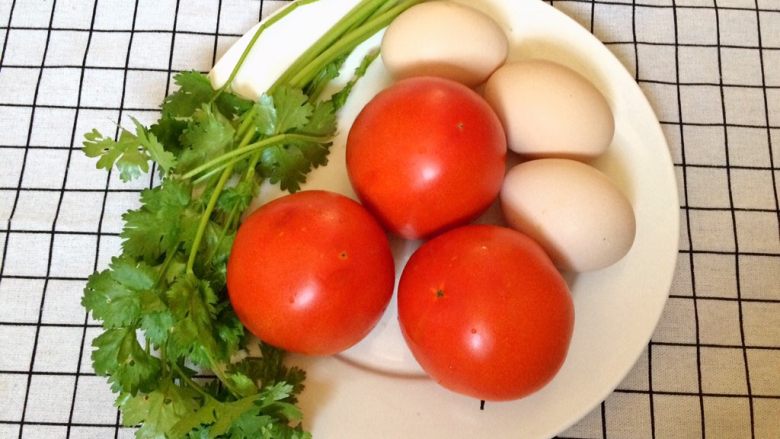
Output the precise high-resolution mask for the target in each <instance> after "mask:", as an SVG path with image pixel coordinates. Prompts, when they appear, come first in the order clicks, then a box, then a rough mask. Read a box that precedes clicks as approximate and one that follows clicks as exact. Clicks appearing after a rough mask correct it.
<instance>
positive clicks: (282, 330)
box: [227, 191, 395, 355]
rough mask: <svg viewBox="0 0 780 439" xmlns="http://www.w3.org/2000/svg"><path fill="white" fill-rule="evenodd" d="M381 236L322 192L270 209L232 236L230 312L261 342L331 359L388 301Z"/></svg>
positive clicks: (358, 213) (363, 217)
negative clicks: (233, 310)
mask: <svg viewBox="0 0 780 439" xmlns="http://www.w3.org/2000/svg"><path fill="white" fill-rule="evenodd" d="M394 282H395V267H394V263H393V257H392V254H391V252H390V245H389V243H388V239H387V235H386V234H385V232H384V230H382V228H381V226H380V225H379V224H378V223H377V222H376V220H375V219H374V218H373V217H372V216H371V215H370V214H369V213H368V212H367V211H366V210H365V208H363V207H362V206H361V205H360V204H358V203H357V202H355V201H353V200H351V199H349V198H347V197H345V196H343V195H339V194H335V193H331V192H326V191H303V192H297V193H295V194H292V195H287V196H284V197H282V198H279V199H276V200H274V201H271V202H269V203H267V204H265V205H263V206H261V207H260V208H259V209H258V210H257V211H255V212H253V213H252V214H251V215H250V216H249V217H248V218H247V219H246V220H245V221H244V223H243V224H242V225H241V227H240V228H239V230H238V234H237V236H236V239H235V242H234V244H233V248H232V251H231V254H230V258H229V260H228V265H227V287H228V293H229V296H230V301H231V304H232V305H233V308H234V309H235V311H236V314H237V315H238V318H239V319H240V320H241V322H242V323H243V324H244V325H245V326H246V327H247V329H249V331H251V332H252V333H253V334H254V335H256V336H257V337H258V338H260V339H261V340H263V341H265V342H267V343H269V344H271V345H274V346H277V347H279V348H282V349H284V350H287V351H291V352H297V353H302V354H309V355H331V354H335V353H338V352H341V351H343V350H344V349H347V348H349V347H350V346H352V345H354V344H355V343H357V342H358V341H360V340H361V339H362V338H363V337H364V336H365V335H366V334H368V333H369V332H370V330H371V329H372V328H373V327H374V325H376V323H377V321H378V320H379V318H380V317H381V316H382V313H383V312H384V310H385V308H386V307H387V304H388V303H389V301H390V298H391V296H392V294H393V286H394Z"/></svg>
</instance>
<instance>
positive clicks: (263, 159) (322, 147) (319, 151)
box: [260, 141, 330, 192]
mask: <svg viewBox="0 0 780 439" xmlns="http://www.w3.org/2000/svg"><path fill="white" fill-rule="evenodd" d="M329 147H330V143H316V142H303V141H296V142H291V143H288V144H285V145H274V146H271V147H268V148H266V149H264V150H263V153H262V155H261V156H260V170H261V173H262V175H263V176H264V177H266V178H268V179H269V180H270V182H271V183H279V185H280V187H281V188H282V190H287V191H290V192H296V191H298V190H300V188H301V184H302V183H303V182H305V181H306V174H307V173H308V172H309V171H311V170H312V169H313V168H315V167H317V166H320V165H324V164H326V163H327V162H328V151H329Z"/></svg>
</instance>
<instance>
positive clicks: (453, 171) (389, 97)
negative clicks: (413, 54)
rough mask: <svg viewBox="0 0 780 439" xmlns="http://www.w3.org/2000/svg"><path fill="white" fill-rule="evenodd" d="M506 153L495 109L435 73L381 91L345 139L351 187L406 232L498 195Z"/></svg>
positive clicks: (456, 217) (453, 217) (477, 209)
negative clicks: (435, 76) (436, 76)
mask: <svg viewBox="0 0 780 439" xmlns="http://www.w3.org/2000/svg"><path fill="white" fill-rule="evenodd" d="M505 160H506V137H505V135H504V129H503V127H502V126H501V122H500V121H499V119H498V116H496V114H495V113H494V112H493V110H492V109H491V108H490V106H489V105H488V104H487V102H486V101H485V100H484V99H482V97H480V96H479V95H478V94H477V93H476V92H474V91H473V90H471V89H469V88H468V87H466V86H464V85H462V84H459V83H457V82H454V81H451V80H447V79H442V78H434V77H416V78H409V79H405V80H401V81H398V82H396V83H395V84H393V85H392V86H390V87H389V88H387V89H385V90H383V91H382V92H380V93H379V94H377V95H376V96H375V97H374V98H373V99H372V100H371V101H370V102H369V103H368V104H367V105H366V106H365V107H364V108H363V110H362V111H361V112H360V114H359V115H358V117H357V119H356V120H355V122H354V124H353V125H352V128H351V130H350V132H349V136H348V138H347V171H348V174H349V178H350V182H351V183H352V186H353V187H354V189H355V192H356V193H357V195H358V197H359V198H360V200H361V201H362V202H363V204H364V205H365V206H366V207H367V208H368V209H369V210H371V211H372V212H373V213H374V214H375V215H376V216H377V217H378V218H379V220H380V222H382V224H384V226H385V227H386V228H387V229H388V230H389V231H391V232H393V233H394V234H397V235H400V236H402V237H405V238H421V237H428V236H431V235H433V234H435V233H437V232H440V231H442V230H444V229H447V228H450V227H453V226H456V225H460V224H465V223H466V222H468V221H470V220H471V219H474V218H476V217H477V216H478V215H479V214H480V213H482V212H483V211H484V210H485V209H487V207H488V206H489V205H490V204H491V202H492V201H493V200H494V199H495V198H496V196H497V195H498V192H499V190H500V189H501V183H502V180H503V178H504V171H505V165H504V164H505Z"/></svg>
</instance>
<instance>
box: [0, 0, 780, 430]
mask: <svg viewBox="0 0 780 439" xmlns="http://www.w3.org/2000/svg"><path fill="white" fill-rule="evenodd" d="M522 1H523V0H517V2H518V4H520V3H521V2H522ZM284 3H286V2H284V1H269V0H186V1H182V0H0V48H2V52H1V53H0V228H1V229H0V245H1V246H2V253H1V257H2V262H0V438H2V439H5V438H28V439H33V438H41V439H44V438H45V439H54V438H65V437H67V438H79V439H85V438H101V439H102V438H114V437H119V438H130V437H133V430H132V429H129V428H122V427H120V418H119V414H118V412H117V411H116V409H114V408H113V401H114V395H112V394H111V392H110V391H109V388H108V385H107V384H106V381H105V379H104V378H102V377H97V376H95V374H94V371H93V370H92V367H91V361H90V359H89V355H90V352H91V347H90V343H91V341H92V339H93V338H94V337H95V336H96V334H98V333H99V332H100V329H99V326H98V325H97V324H96V322H94V321H93V320H91V319H90V318H89V317H88V316H87V315H86V313H85V311H84V309H83V308H82V307H81V306H80V304H79V301H80V297H81V294H82V288H83V286H84V283H85V280H86V277H87V276H88V275H89V274H90V273H91V272H92V271H94V270H95V269H98V268H103V267H105V266H106V265H107V262H108V261H109V260H110V258H111V257H112V256H113V255H115V254H117V253H118V252H119V245H120V239H119V237H118V233H119V231H120V229H121V219H120V216H121V214H122V212H124V211H125V210H127V209H128V208H131V207H134V206H136V205H137V197H138V191H139V190H140V189H142V188H144V187H148V186H149V185H150V184H151V181H150V180H149V179H146V180H145V181H144V180H143V179H142V180H141V181H137V182H135V183H131V184H129V185H128V184H123V183H121V182H119V180H118V178H117V175H116V173H112V175H111V177H110V178H108V177H107V174H106V173H105V172H104V171H99V170H96V169H95V162H94V160H92V159H88V158H86V157H85V156H84V154H83V153H82V152H81V151H80V148H81V142H82V138H83V134H84V133H85V132H87V131H88V130H90V129H92V128H93V127H94V128H98V129H99V130H101V132H103V133H116V132H117V126H118V125H117V124H118V123H119V124H121V125H123V126H131V125H130V120H129V117H130V116H133V117H136V118H138V119H139V120H140V121H141V122H143V123H147V124H148V123H150V122H152V121H154V120H155V117H156V115H157V108H158V105H159V103H160V102H161V100H162V98H163V97H164V96H165V95H166V94H168V93H169V92H170V91H172V86H173V84H172V81H171V76H172V73H173V72H177V71H181V70H190V69H195V70H200V71H207V70H208V69H210V67H211V66H212V65H213V63H214V62H215V60H216V59H217V58H218V57H219V55H220V54H221V53H223V52H224V50H226V49H227V47H229V46H230V45H231V44H232V43H233V42H234V41H236V39H237V38H238V37H239V36H240V35H241V34H243V33H244V32H246V31H247V30H248V29H249V28H250V27H251V26H252V25H253V24H255V23H256V22H257V20H258V19H260V18H261V17H263V16H266V15H267V14H269V13H271V12H273V11H274V10H276V9H277V8H279V7H280V6H282V5H283V4H284ZM548 3H550V4H552V5H553V6H554V7H555V8H558V9H560V10H561V11H563V12H564V13H566V14H568V15H569V16H570V17H572V18H574V19H575V20H576V21H577V22H579V23H580V24H581V25H582V26H584V27H585V28H587V29H588V30H590V31H591V32H593V33H594V34H595V35H596V36H597V37H598V38H599V39H600V40H601V41H603V42H604V43H605V44H606V46H607V47H608V48H609V49H610V50H611V51H612V52H613V53H614V54H615V55H616V56H617V57H618V58H619V59H620V60H621V61H622V62H623V64H624V65H625V67H626V68H627V69H628V70H629V71H630V72H631V73H633V74H634V76H635V78H636V80H637V82H638V83H639V85H640V86H641V88H642V89H643V90H644V92H645V94H646V95H647V97H648V98H649V100H650V102H651V103H652V105H653V107H654V109H655V111H656V113H657V115H658V118H659V120H660V121H661V124H662V127H663V130H664V132H665V135H666V138H667V140H668V143H669V147H670V148H671V152H672V155H673V158H674V163H675V170H676V172H677V178H678V184H679V190H680V194H679V195H680V203H681V206H680V217H681V234H680V239H679V243H680V247H679V258H678V266H677V269H676V274H675V278H674V281H673V285H672V288H671V291H670V299H669V301H668V304H667V306H666V309H665V311H664V314H663V316H662V318H661V322H660V324H659V326H658V328H657V330H656V331H655V334H654V336H653V338H652V341H651V342H650V343H649V345H648V346H647V348H646V350H645V352H644V353H643V354H642V356H641V357H640V358H639V360H638V362H637V364H636V365H635V367H634V368H633V370H632V372H631V373H630V374H629V375H628V377H627V378H626V379H625V380H624V381H623V382H622V383H621V384H620V385H619V387H618V388H617V389H616V390H615V391H614V392H613V393H612V394H611V395H610V396H609V397H608V398H607V399H606V401H604V402H603V403H602V404H601V405H600V406H599V407H597V408H596V409H595V410H594V411H593V412H591V413H590V414H589V415H587V416H586V417H585V418H584V419H582V420H581V421H580V422H578V423H577V424H576V425H574V426H573V427H571V428H570V429H569V430H567V431H566V432H564V433H562V434H561V435H560V437H561V438H604V439H606V438H632V439H641V438H699V437H702V438H704V437H707V438H729V439H739V438H761V439H776V438H780V220H779V218H780V210H779V209H778V193H780V0H569V1H548Z"/></svg>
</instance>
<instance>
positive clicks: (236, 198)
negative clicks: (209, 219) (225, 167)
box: [217, 180, 259, 214]
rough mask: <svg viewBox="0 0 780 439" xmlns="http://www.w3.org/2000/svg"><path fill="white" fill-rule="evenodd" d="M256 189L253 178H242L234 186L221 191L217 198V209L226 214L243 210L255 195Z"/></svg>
mask: <svg viewBox="0 0 780 439" xmlns="http://www.w3.org/2000/svg"><path fill="white" fill-rule="evenodd" d="M258 189H259V187H258V185H257V182H256V181H255V180H242V181H241V182H239V183H238V184H236V185H235V186H232V187H229V188H227V189H225V190H224V191H222V194H221V195H220V196H219V199H218V200H217V209H219V210H220V211H222V212H224V213H227V214H229V213H230V212H232V211H238V212H243V211H245V210H246V209H247V208H248V207H249V204H250V203H251V202H252V199H253V198H254V197H255V195H257V191H258Z"/></svg>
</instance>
